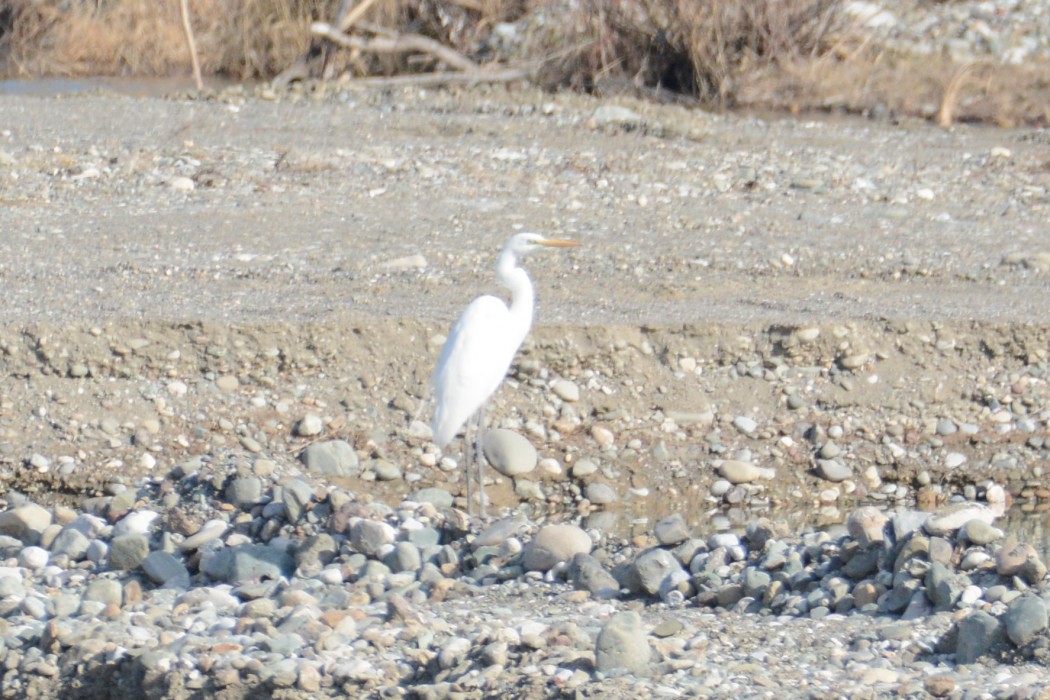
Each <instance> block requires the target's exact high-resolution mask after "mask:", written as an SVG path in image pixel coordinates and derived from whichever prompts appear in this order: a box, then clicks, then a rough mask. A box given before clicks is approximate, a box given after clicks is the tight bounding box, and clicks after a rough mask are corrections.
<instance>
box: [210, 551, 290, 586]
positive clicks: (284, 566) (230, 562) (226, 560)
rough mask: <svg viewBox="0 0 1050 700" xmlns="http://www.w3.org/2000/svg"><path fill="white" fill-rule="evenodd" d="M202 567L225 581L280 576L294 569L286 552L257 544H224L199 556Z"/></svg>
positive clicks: (214, 576)
mask: <svg viewBox="0 0 1050 700" xmlns="http://www.w3.org/2000/svg"><path fill="white" fill-rule="evenodd" d="M201 571H203V572H204V573H205V574H207V575H208V576H209V577H210V578H212V579H215V580H218V581H226V582H227V583H243V582H245V581H254V580H263V579H270V580H274V579H279V578H282V577H285V578H287V577H290V576H291V575H292V574H293V573H294V572H295V559H294V558H292V555H290V554H288V553H287V552H282V551H280V550H278V549H274V548H273V547H267V546H265V545H260V544H242V545H238V546H236V547H227V548H225V549H220V550H219V551H217V552H214V553H211V554H210V555H208V556H205V557H203V558H202V559H201Z"/></svg>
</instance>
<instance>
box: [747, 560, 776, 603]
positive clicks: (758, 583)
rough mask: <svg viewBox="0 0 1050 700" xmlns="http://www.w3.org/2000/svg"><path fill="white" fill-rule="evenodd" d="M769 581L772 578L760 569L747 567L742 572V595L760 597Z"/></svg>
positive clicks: (767, 586)
mask: <svg viewBox="0 0 1050 700" xmlns="http://www.w3.org/2000/svg"><path fill="white" fill-rule="evenodd" d="M771 581H772V577H771V576H770V575H769V574H768V573H766V572H765V571H763V570H762V569H756V568H755V567H753V566H752V567H748V568H747V569H745V570H744V581H743V584H744V594H745V595H748V596H751V597H753V598H758V597H761V596H762V594H764V593H765V592H766V589H767V588H769V584H770V582H771Z"/></svg>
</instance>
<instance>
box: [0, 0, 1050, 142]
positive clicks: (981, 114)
mask: <svg viewBox="0 0 1050 700" xmlns="http://www.w3.org/2000/svg"><path fill="white" fill-rule="evenodd" d="M343 2H344V0H189V8H190V14H191V16H192V24H193V30H194V33H195V35H196V38H197V46H198V50H199V54H200V58H201V67H202V69H203V71H204V73H205V74H222V75H225V76H228V77H231V78H234V79H239V80H243V79H253V78H270V77H273V76H275V75H277V74H278V73H280V72H281V71H282V70H284V69H286V68H288V67H289V66H291V65H292V64H294V63H295V62H296V61H298V60H301V59H302V58H303V57H304V56H312V57H313V58H314V60H312V61H310V62H309V67H310V69H311V71H312V74H313V75H314V76H315V77H321V76H323V77H332V76H336V75H339V74H341V73H344V72H348V73H350V74H352V75H355V76H361V75H395V74H402V73H406V72H417V71H426V70H430V69H432V68H433V67H435V63H436V61H435V59H434V58H433V56H424V55H418V54H417V55H411V54H383V55H379V54H375V53H368V52H363V51H360V50H357V51H347V50H344V49H336V48H334V47H332V46H331V45H329V44H326V43H322V42H320V41H319V40H317V39H316V38H314V37H312V36H311V34H310V25H311V23H313V22H315V21H325V22H334V21H335V20H336V19H337V15H338V14H339V10H340V7H341V6H342V5H343ZM354 4H355V2H353V1H352V0H347V7H352V6H353V5H354ZM843 4H844V0H377V1H376V2H375V4H374V6H372V7H371V8H370V9H369V10H368V11H367V12H366V13H365V15H364V17H363V18H362V24H367V23H371V24H373V25H379V26H382V27H386V28H388V29H393V30H396V31H400V32H412V33H416V34H420V35H423V36H425V37H429V38H431V39H434V40H436V41H438V42H441V43H442V44H443V45H445V46H448V47H450V48H452V49H454V50H455V51H458V52H460V53H462V54H463V55H465V56H468V57H470V58H471V59H473V60H474V61H477V62H478V63H482V64H484V63H486V62H488V61H492V60H498V59H504V60H507V59H509V60H511V61H516V62H525V63H527V64H528V65H530V66H532V67H533V68H534V69H535V70H534V74H535V77H536V80H537V81H538V82H539V83H540V84H541V85H543V86H544V87H547V88H551V89H559V88H571V89H576V90H584V91H591V92H598V93H615V92H620V91H624V90H635V91H640V92H642V93H644V94H650V95H651V94H654V91H656V93H657V94H668V93H670V94H674V95H684V96H687V97H689V98H691V99H696V100H700V101H704V102H707V103H716V104H720V105H723V106H734V105H744V106H754V107H759V108H769V107H772V108H776V109H779V108H786V109H790V110H792V111H806V110H845V111H850V112H863V111H866V110H870V109H873V108H876V107H878V108H880V109H882V108H885V109H887V110H889V111H890V112H896V113H900V114H918V115H922V116H924V117H925V118H928V119H931V120H937V119H939V120H940V121H941V122H942V123H950V122H953V121H968V120H980V121H991V122H995V123H1001V124H1014V123H1016V124H1036V125H1046V124H1047V123H1050V107H1047V105H1050V84H1048V78H1047V75H1050V73H1048V71H1047V70H1046V68H1047V67H1046V66H1045V65H1036V66H1029V67H1027V68H1020V67H1019V68H1014V67H1003V66H991V65H986V64H981V65H980V66H976V67H973V68H970V69H966V72H965V73H960V66H959V65H957V64H953V63H951V62H950V61H948V60H947V59H938V58H933V59H908V58H905V57H899V56H898V57H894V56H888V55H884V54H882V53H880V52H879V51H878V50H877V49H875V48H873V47H872V46H869V45H868V43H867V42H866V40H865V39H864V35H863V33H861V32H859V31H858V30H856V28H854V27H851V26H850V25H848V24H847V23H846V21H845V19H844V16H843V13H842V12H841V6H842V5H843ZM522 18H524V19H525V20H526V21H523V22H520V23H519V24H518V26H519V27H520V28H524V30H523V35H522V36H521V43H520V44H519V45H516V46H510V47H508V46H496V45H493V44H492V43H491V41H490V40H491V37H492V29H493V27H494V26H495V25H496V23H498V22H503V21H516V20H519V19H522ZM359 26H360V25H359ZM0 61H2V64H3V67H4V69H5V70H4V72H6V73H7V74H8V75H19V76H38V75H136V76H168V75H173V74H188V73H189V69H190V57H189V52H188V51H187V47H186V42H185V38H184V36H183V33H182V29H181V23H180V16H179V0H8V1H7V2H4V3H0ZM953 77H955V78H956V80H955V81H954V82H953V80H952V78H953ZM963 78H965V80H964V79H963Z"/></svg>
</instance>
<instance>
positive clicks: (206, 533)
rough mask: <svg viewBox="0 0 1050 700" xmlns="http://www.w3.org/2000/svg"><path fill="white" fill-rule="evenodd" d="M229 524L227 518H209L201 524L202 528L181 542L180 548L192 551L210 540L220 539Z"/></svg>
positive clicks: (184, 550)
mask: <svg viewBox="0 0 1050 700" xmlns="http://www.w3.org/2000/svg"><path fill="white" fill-rule="evenodd" d="M228 527H229V524H228V523H227V522H226V521H225V520H219V519H218V518H216V519H214V520H209V521H208V522H206V523H204V524H203V525H201V528H200V529H199V530H197V532H195V533H193V534H192V535H190V536H189V537H187V538H186V539H185V540H183V541H182V542H181V543H180V544H179V549H180V550H182V551H183V552H190V551H193V550H195V549H199V548H200V547H203V546H204V545H206V544H208V543H209V542H213V541H214V540H217V539H219V537H221V536H222V535H223V533H225V532H226V528H228Z"/></svg>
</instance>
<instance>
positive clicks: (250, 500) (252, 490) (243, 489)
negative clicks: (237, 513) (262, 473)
mask: <svg viewBox="0 0 1050 700" xmlns="http://www.w3.org/2000/svg"><path fill="white" fill-rule="evenodd" d="M262 486H263V485H262V479H260V478H259V477H257V476H238V477H236V478H234V479H231V480H230V482H229V483H228V484H226V501H227V502H229V503H231V504H233V505H235V506H237V507H238V508H247V507H249V506H252V505H254V504H255V503H258V501H259V499H260V498H262Z"/></svg>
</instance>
